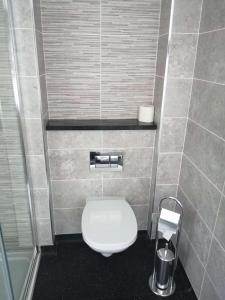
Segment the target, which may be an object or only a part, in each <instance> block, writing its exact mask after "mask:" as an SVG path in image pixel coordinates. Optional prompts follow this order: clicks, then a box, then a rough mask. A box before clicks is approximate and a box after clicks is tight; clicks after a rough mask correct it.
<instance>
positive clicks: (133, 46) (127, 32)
mask: <svg viewBox="0 0 225 300" xmlns="http://www.w3.org/2000/svg"><path fill="white" fill-rule="evenodd" d="M159 12H160V2H159V1H154V0H153V1H145V0H142V1H130V2H124V1H114V2H113V4H112V2H111V1H107V0H105V1H103V2H102V8H101V14H102V16H101V20H102V23H101V24H102V25H101V28H102V30H101V31H102V36H101V61H102V64H101V73H102V74H101V77H102V82H101V90H102V94H101V101H102V107H101V116H102V118H136V117H137V112H138V106H140V105H144V104H145V105H148V104H151V102H152V100H153V90H154V74H155V61H156V54H157V36H158V27H159ZM140 31H141V32H142V34H141V35H140V34H139V33H140ZM115 99H116V100H115ZM115 103H116V105H115Z"/></svg>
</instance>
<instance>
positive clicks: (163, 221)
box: [158, 208, 181, 241]
mask: <svg viewBox="0 0 225 300" xmlns="http://www.w3.org/2000/svg"><path fill="white" fill-rule="evenodd" d="M180 217H181V216H180V214H179V213H176V212H174V211H171V210H168V209H165V208H162V209H161V213H160V216H159V223H158V230H159V231H160V232H161V233H162V237H163V238H165V239H166V240H167V241H169V240H170V239H171V237H172V235H173V234H176V232H177V229H178V225H179V221H180Z"/></svg>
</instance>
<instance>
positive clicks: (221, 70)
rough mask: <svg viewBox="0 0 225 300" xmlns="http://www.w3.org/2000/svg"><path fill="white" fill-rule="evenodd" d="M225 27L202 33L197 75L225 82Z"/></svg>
mask: <svg viewBox="0 0 225 300" xmlns="http://www.w3.org/2000/svg"><path fill="white" fill-rule="evenodd" d="M224 47H225V29H224V30H219V31H213V32H209V33H206V34H200V36H199V42H198V51H197V59H196V65H195V77H196V78H200V79H204V80H209V81H214V82H218V83H225V66H224V60H225V52H224Z"/></svg>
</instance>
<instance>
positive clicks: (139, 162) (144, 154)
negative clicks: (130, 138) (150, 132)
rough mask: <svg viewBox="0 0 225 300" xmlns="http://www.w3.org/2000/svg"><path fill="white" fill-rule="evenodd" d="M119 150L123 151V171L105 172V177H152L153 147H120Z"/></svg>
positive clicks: (106, 150)
mask: <svg viewBox="0 0 225 300" xmlns="http://www.w3.org/2000/svg"><path fill="white" fill-rule="evenodd" d="M103 150H104V151H105V152H109V151H110V150H111V151H112V152H114V151H113V149H103ZM116 151H117V152H119V153H120V152H122V153H123V155H124V157H123V171H122V172H104V173H103V175H104V178H112V177H113V178H134V177H144V178H146V177H148V178H150V177H151V172H152V156H153V149H152V148H139V149H122V150H121V151H120V150H119V149H118V150H116Z"/></svg>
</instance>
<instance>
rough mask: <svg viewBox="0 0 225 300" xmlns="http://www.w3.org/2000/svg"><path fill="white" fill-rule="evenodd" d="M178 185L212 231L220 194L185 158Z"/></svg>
mask: <svg viewBox="0 0 225 300" xmlns="http://www.w3.org/2000/svg"><path fill="white" fill-rule="evenodd" d="M179 184H180V186H181V188H182V190H183V191H184V193H185V194H186V195H187V197H188V198H189V200H190V201H191V202H192V205H193V206H194V207H195V208H196V209H197V210H198V211H199V213H200V214H201V216H202V218H203V219H204V220H205V222H206V223H207V225H208V226H209V227H210V228H211V229H213V227H214V224H215V218H216V214H217V210H218V206H219V200H220V193H219V192H218V190H217V189H216V188H215V187H214V186H213V185H212V184H211V183H210V182H209V181H208V180H207V179H206V178H205V177H204V176H202V174H201V173H199V171H198V170H197V169H196V168H195V167H194V166H193V165H192V164H191V163H190V162H189V161H188V160H187V159H186V157H183V160H182V167H181V174H180V182H179Z"/></svg>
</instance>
